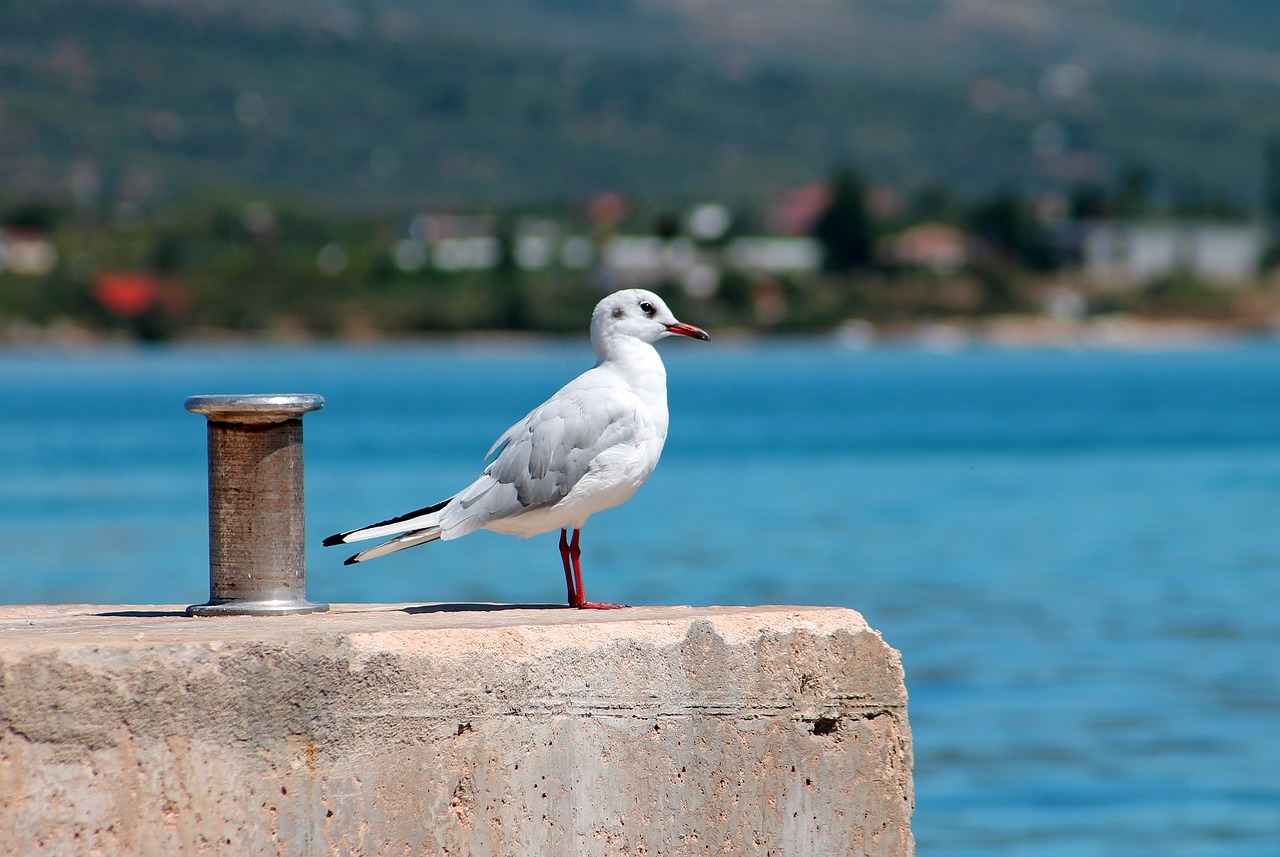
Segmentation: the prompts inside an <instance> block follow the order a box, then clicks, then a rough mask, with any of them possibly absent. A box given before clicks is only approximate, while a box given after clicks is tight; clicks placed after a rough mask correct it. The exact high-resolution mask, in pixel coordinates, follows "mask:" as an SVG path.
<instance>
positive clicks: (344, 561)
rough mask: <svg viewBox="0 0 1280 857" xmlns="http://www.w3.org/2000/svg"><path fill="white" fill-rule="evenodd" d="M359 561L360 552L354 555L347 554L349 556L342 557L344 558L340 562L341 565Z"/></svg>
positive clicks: (353, 563)
mask: <svg viewBox="0 0 1280 857" xmlns="http://www.w3.org/2000/svg"><path fill="white" fill-rule="evenodd" d="M359 561H360V554H356V555H355V556H349V557H347V558H346V559H344V560H343V561H342V564H343V565H355V564H356V563H358V562H359Z"/></svg>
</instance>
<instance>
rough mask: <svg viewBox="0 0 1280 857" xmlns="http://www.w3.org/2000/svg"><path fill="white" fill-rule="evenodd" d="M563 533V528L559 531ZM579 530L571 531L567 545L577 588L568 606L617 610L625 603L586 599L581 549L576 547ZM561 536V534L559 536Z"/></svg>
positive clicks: (584, 608) (582, 608)
mask: <svg viewBox="0 0 1280 857" xmlns="http://www.w3.org/2000/svg"><path fill="white" fill-rule="evenodd" d="M560 532H561V533H562V534H563V532H564V531H563V530H561V531H560ZM581 532H582V531H581V530H578V529H575V530H574V531H573V541H572V542H571V543H570V545H569V558H570V559H571V560H573V580H574V584H575V586H574V588H575V589H576V590H577V598H576V601H575V599H574V598H570V599H569V606H570V607H577V608H578V609H579V610H617V609H618V608H620V607H625V606H626V605H625V604H611V603H609V602H608V601H588V600H587V591H586V589H584V588H583V586H582V562H581V560H580V557H581V556H582V551H581V550H580V549H579V548H578V535H579V534H580V533H581ZM561 538H563V535H562V536H561Z"/></svg>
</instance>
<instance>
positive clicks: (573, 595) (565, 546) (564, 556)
mask: <svg viewBox="0 0 1280 857" xmlns="http://www.w3.org/2000/svg"><path fill="white" fill-rule="evenodd" d="M568 535H569V534H568V533H567V532H566V531H565V530H564V529H563V528H561V530H560V561H561V562H562V563H564V582H565V583H566V584H567V585H568V587H569V606H570V607H574V606H576V602H577V601H578V600H579V597H578V592H577V590H576V589H575V588H574V585H573V568H572V566H571V565H570V564H569V562H570V560H569V541H568ZM573 536H574V542H575V543H576V542H577V538H578V533H577V531H576V530H575V531H574V533H573Z"/></svg>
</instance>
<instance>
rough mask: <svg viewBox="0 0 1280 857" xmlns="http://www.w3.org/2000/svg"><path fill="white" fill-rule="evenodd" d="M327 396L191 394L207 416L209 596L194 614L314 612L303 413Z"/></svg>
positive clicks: (194, 407) (195, 408)
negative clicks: (305, 502) (309, 576)
mask: <svg viewBox="0 0 1280 857" xmlns="http://www.w3.org/2000/svg"><path fill="white" fill-rule="evenodd" d="M323 407H324V397H323V396H317V395H313V394H309V393H296V394H295V393H291V394H286V395H252V396H249V395H246V396H234V395H233V396H192V397H191V398H189V399H187V401H186V408H187V410H189V411H191V412H192V413H196V414H203V415H204V416H206V417H207V418H208V430H209V601H208V602H207V603H205V604H193V605H191V606H190V607H188V608H187V614H188V615H190V616H243V615H252V616H282V615H287V614H293V613H316V612H321V611H325V610H328V609H329V605H328V604H315V603H312V602H310V601H308V600H307V556H306V554H307V551H306V540H305V533H304V530H305V521H306V517H305V513H304V508H303V481H302V416H303V414H306V413H308V412H310V411H315V410H319V409H320V408H323Z"/></svg>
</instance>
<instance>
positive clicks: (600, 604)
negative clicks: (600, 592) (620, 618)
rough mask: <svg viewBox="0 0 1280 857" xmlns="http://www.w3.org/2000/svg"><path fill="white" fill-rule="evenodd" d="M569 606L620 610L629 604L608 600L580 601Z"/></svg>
mask: <svg viewBox="0 0 1280 857" xmlns="http://www.w3.org/2000/svg"><path fill="white" fill-rule="evenodd" d="M569 606H570V607H576V608H577V609H579V610H621V609H623V608H624V607H629V606H631V605H629V604H614V603H612V602H609V601H580V602H578V603H577V604H570V605H569Z"/></svg>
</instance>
